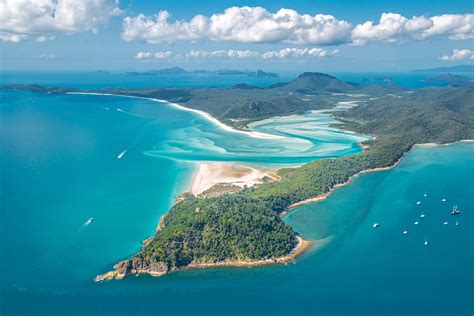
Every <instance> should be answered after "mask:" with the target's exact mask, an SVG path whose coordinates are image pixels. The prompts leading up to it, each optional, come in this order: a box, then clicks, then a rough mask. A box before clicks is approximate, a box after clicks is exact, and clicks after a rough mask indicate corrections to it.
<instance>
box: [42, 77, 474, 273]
mask: <svg viewBox="0 0 474 316" xmlns="http://www.w3.org/2000/svg"><path fill="white" fill-rule="evenodd" d="M244 88H245V89H242V87H239V88H233V89H108V90H101V91H99V92H109V93H117V94H128V95H134V96H144V97H145V96H146V97H158V98H162V99H168V100H171V101H180V102H181V103H185V105H186V106H189V107H192V108H197V109H201V110H204V111H207V112H209V113H211V114H212V115H214V116H216V117H217V118H219V119H221V120H223V121H227V120H229V121H230V122H233V123H234V124H242V123H243V122H248V121H250V120H253V119H255V118H256V117H264V116H270V115H282V114H290V113H298V112H301V111H305V110H308V109H314V108H315V107H316V105H314V104H315V103H316V101H317V100H319V101H321V103H322V105H321V104H319V105H318V106H320V107H321V106H322V107H327V106H329V105H330V104H334V103H333V102H334V101H335V100H337V98H338V97H339V96H337V95H336V96H335V95H333V94H332V93H359V94H361V93H367V94H370V95H372V96H377V97H376V98H370V99H367V100H366V101H367V102H366V103H364V104H361V105H360V106H358V107H355V108H352V109H351V110H349V111H347V112H335V113H337V114H338V118H339V119H340V120H341V121H342V122H343V123H344V124H343V128H344V129H350V130H353V131H356V132H360V133H366V134H372V135H375V136H376V138H375V140H373V141H370V142H369V143H368V145H369V148H368V149H367V150H365V151H364V152H363V153H362V154H358V155H350V156H346V157H341V158H337V159H322V160H318V161H314V162H311V163H308V164H306V165H303V166H302V167H300V168H293V169H283V170H281V171H280V176H281V180H280V181H278V182H270V183H264V184H262V185H261V186H259V187H257V188H248V189H245V190H243V191H239V192H236V193H233V194H228V195H223V196H219V197H207V198H205V197H204V198H198V197H188V198H187V199H185V200H183V201H181V202H179V203H177V204H176V205H175V206H173V207H172V208H171V210H170V211H169V212H168V213H167V214H166V215H165V216H164V217H163V219H162V221H163V222H162V225H160V227H161V229H160V230H158V231H157V233H156V235H155V236H154V237H153V238H152V240H151V241H150V242H148V243H147V244H146V245H145V246H144V247H143V249H142V250H141V251H140V252H139V253H138V254H136V255H135V256H133V257H132V258H131V259H130V260H127V261H124V262H122V263H121V265H120V269H122V270H123V275H126V274H127V273H134V271H135V272H144V271H145V272H160V273H167V272H170V271H174V270H177V269H180V268H184V267H186V266H187V265H189V264H191V263H215V262H223V261H229V260H262V259H269V258H276V257H280V256H283V255H286V254H288V253H289V252H290V251H291V250H292V249H293V248H294V247H295V245H296V244H297V240H296V233H295V232H294V231H293V230H292V229H291V227H289V226H288V225H286V224H285V223H284V222H283V221H282V220H281V218H280V215H281V214H282V212H284V211H285V210H286V209H287V208H288V207H289V206H290V205H292V204H294V203H297V202H300V201H303V200H306V199H309V198H313V197H316V196H319V195H322V194H325V193H328V192H329V191H330V190H331V189H332V188H333V187H334V186H335V185H337V184H340V183H344V182H346V181H347V180H348V179H349V178H350V177H351V176H353V175H355V174H357V173H359V172H360V171H363V170H367V169H374V168H382V167H388V166H392V165H393V164H394V163H395V162H397V161H398V160H399V159H400V158H401V157H402V155H403V154H404V153H406V152H407V151H408V150H409V149H410V148H411V147H412V146H413V145H414V144H416V143H449V142H455V141H458V140H462V139H474V101H473V100H474V87H461V88H425V89H420V90H416V91H403V90H401V89H400V88H398V87H393V86H383V87H381V86H367V85H355V84H349V83H344V82H342V81H340V80H338V79H336V78H334V77H331V76H328V75H324V74H308V73H307V74H303V75H301V76H300V77H299V78H298V79H296V80H294V81H292V82H291V83H288V84H278V85H276V86H273V87H271V88H267V89H249V88H248V87H244ZM37 89H38V87H35V90H37ZM393 92H396V93H397V94H393ZM303 96H304V97H305V98H311V99H310V100H311V101H312V102H306V101H303ZM324 101H325V102H326V103H325V102H324ZM121 273H122V272H121Z"/></svg>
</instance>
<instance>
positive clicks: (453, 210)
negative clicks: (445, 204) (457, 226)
mask: <svg viewBox="0 0 474 316" xmlns="http://www.w3.org/2000/svg"><path fill="white" fill-rule="evenodd" d="M459 214H461V211H460V210H458V206H457V205H454V206H453V209H452V210H451V215H459Z"/></svg>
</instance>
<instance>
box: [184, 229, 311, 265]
mask: <svg viewBox="0 0 474 316" xmlns="http://www.w3.org/2000/svg"><path fill="white" fill-rule="evenodd" d="M296 239H297V240H298V243H297V244H296V246H295V248H293V250H292V251H291V252H290V253H289V254H287V255H285V256H282V257H277V258H271V259H263V260H228V261H220V262H213V263H206V262H203V263H191V264H189V265H187V266H186V267H184V268H182V270H191V269H205V268H217V267H258V266H266V265H273V264H287V263H292V262H293V263H294V262H296V258H297V257H299V256H300V255H302V254H303V253H305V252H306V251H307V250H308V249H309V248H310V247H311V246H312V245H313V244H315V243H316V242H317V241H314V240H306V239H303V238H302V237H300V236H296Z"/></svg>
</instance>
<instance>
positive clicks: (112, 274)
mask: <svg viewBox="0 0 474 316" xmlns="http://www.w3.org/2000/svg"><path fill="white" fill-rule="evenodd" d="M296 238H297V240H298V243H297V244H296V246H295V248H293V250H292V251H291V252H290V253H289V254H287V255H285V256H282V257H278V258H270V259H264V260H226V261H220V262H196V263H190V264H189V265H187V266H185V267H182V268H179V269H174V270H170V271H167V270H165V269H163V270H162V271H151V270H149V269H141V270H131V271H129V270H128V267H129V264H130V261H131V259H127V260H123V261H120V262H118V263H117V264H116V265H114V270H112V271H109V272H106V273H104V274H99V275H97V276H96V277H95V278H94V281H95V282H102V281H108V280H113V279H116V280H121V279H123V278H125V277H126V276H127V275H130V274H131V275H136V276H139V275H141V274H148V275H150V276H152V277H160V276H163V275H167V274H170V273H173V272H178V271H185V270H192V269H205V268H217V267H256V266H266V265H273V264H288V263H296V258H297V257H299V256H300V255H302V254H303V253H305V252H306V251H307V250H309V248H310V247H311V246H312V245H317V246H323V245H325V244H326V239H323V240H316V241H311V240H306V239H303V238H301V237H300V236H296Z"/></svg>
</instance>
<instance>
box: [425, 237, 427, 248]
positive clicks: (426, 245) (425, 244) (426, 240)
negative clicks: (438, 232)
mask: <svg viewBox="0 0 474 316" xmlns="http://www.w3.org/2000/svg"><path fill="white" fill-rule="evenodd" d="M425 246H428V238H425Z"/></svg>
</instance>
